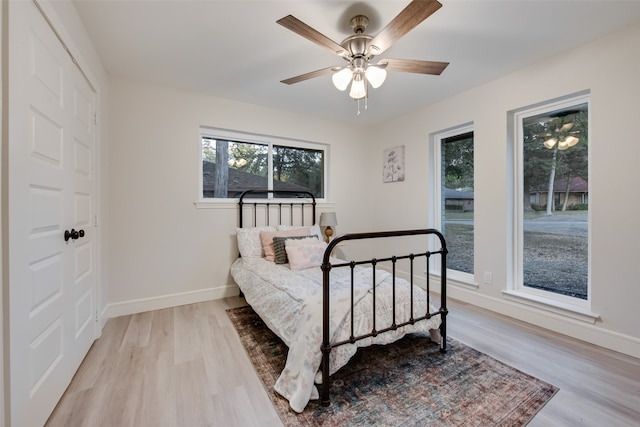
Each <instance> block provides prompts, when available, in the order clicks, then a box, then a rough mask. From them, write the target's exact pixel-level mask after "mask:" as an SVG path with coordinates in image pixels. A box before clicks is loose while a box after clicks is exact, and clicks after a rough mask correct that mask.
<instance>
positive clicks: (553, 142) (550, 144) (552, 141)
mask: <svg viewBox="0 0 640 427" xmlns="http://www.w3.org/2000/svg"><path fill="white" fill-rule="evenodd" d="M557 142H558V140H557V139H555V138H549V139H547V140H546V141H545V142H543V144H544V146H545V147H547V148H548V149H552V148H553V147H554V146H555V145H556V143H557Z"/></svg>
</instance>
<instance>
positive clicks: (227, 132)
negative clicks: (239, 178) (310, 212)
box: [193, 126, 330, 209]
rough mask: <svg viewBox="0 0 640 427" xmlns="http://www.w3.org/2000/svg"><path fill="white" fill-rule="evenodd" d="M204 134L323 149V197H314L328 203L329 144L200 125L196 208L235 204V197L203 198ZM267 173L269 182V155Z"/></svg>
mask: <svg viewBox="0 0 640 427" xmlns="http://www.w3.org/2000/svg"><path fill="white" fill-rule="evenodd" d="M203 136H206V137H209V138H213V139H226V140H230V141H237V142H246V143H251V144H262V145H267V146H269V147H270V148H271V147H273V146H274V145H281V146H285V147H293V148H306V149H311V150H322V151H324V183H323V188H324V197H322V198H316V203H328V201H329V197H328V192H329V186H328V183H329V177H328V171H329V151H330V150H329V149H330V146H329V144H323V143H320V142H312V141H302V140H298V139H292V138H285V137H279V136H273V135H261V134H254V133H250V132H242V131H236V130H231V129H223V128H216V127H210V126H200V133H199V138H198V146H197V147H198V151H197V152H198V166H197V167H198V186H197V188H198V194H197V197H196V200H195V202H194V203H193V204H194V206H195V207H196V208H197V209H212V208H213V209H215V208H218V207H224V206H221V205H233V206H236V205H237V200H238V199H237V198H224V199H223V198H204V197H202V194H203V187H202V185H203V177H202V137H203ZM268 161H269V164H268V169H269V172H268V173H269V175H268V177H267V182H271V181H272V180H273V163H272V159H271V156H269V159H268Z"/></svg>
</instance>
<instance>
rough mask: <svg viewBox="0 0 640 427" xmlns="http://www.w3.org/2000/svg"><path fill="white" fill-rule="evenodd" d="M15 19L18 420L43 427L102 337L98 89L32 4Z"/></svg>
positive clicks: (12, 268) (11, 157)
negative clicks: (97, 223)
mask: <svg viewBox="0 0 640 427" xmlns="http://www.w3.org/2000/svg"><path fill="white" fill-rule="evenodd" d="M8 22H9V121H8V127H9V150H8V166H7V169H8V201H9V204H8V226H7V228H6V234H5V238H7V237H8V242H9V245H8V247H9V251H8V256H9V262H8V266H9V352H10V357H9V364H10V367H9V374H10V375H9V381H10V390H9V394H10V397H11V425H12V426H38V425H43V424H44V423H45V421H46V420H47V418H48V416H49V415H50V413H51V411H52V410H53V408H54V407H55V405H56V403H57V402H58V400H59V399H60V397H61V396H62V394H63V392H64V390H65V389H66V387H67V385H68V384H69V382H70V381H71V378H72V377H73V375H74V373H75V372H76V370H77V368H78V366H79V365H80V363H81V362H82V359H83V358H84V356H85V355H86V353H87V351H88V350H89V347H90V346H91V344H92V343H93V340H94V337H95V335H96V332H95V328H96V310H95V297H94V295H95V292H96V290H95V280H96V272H95V271H96V268H95V259H96V250H95V242H94V236H95V230H94V227H93V224H92V223H93V221H92V218H93V217H94V213H93V210H94V194H93V192H94V188H95V187H94V179H95V176H94V175H95V173H94V166H93V165H94V139H95V137H94V132H95V131H94V128H95V119H94V117H95V116H94V104H95V93H94V91H93V90H92V88H91V87H90V86H89V84H88V83H87V81H86V80H85V78H84V76H83V75H82V73H81V72H80V70H79V69H78V67H77V66H76V65H75V64H74V63H73V62H72V60H71V58H70V56H69V54H68V53H67V51H66V50H65V48H64V47H63V45H62V44H61V42H60V41H59V40H58V38H57V36H56V35H55V33H54V32H53V30H52V29H51V28H50V26H49V25H48V24H47V22H46V21H45V20H44V18H43V16H42V15H41V14H40V12H39V10H38V9H37V8H36V7H35V5H34V4H33V3H32V2H31V1H11V2H9V20H8ZM65 235H66V238H65Z"/></svg>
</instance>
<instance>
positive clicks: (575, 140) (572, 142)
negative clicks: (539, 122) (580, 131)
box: [565, 135, 580, 147]
mask: <svg viewBox="0 0 640 427" xmlns="http://www.w3.org/2000/svg"><path fill="white" fill-rule="evenodd" d="M565 141H566V143H567V146H569V147H573V146H574V145H576V144H577V143H578V142H579V141H580V138H576V137H575V136H571V135H570V136H568V137H567V138H566V139H565Z"/></svg>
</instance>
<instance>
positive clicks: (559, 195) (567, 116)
mask: <svg viewBox="0 0 640 427" xmlns="http://www.w3.org/2000/svg"><path fill="white" fill-rule="evenodd" d="M514 117H515V120H514V126H515V128H516V138H515V147H514V154H515V156H514V158H515V163H516V165H515V168H514V172H515V176H514V178H515V182H517V183H518V184H516V188H515V190H516V192H515V194H514V219H515V221H514V227H515V230H514V233H513V236H514V250H513V254H514V257H513V264H514V269H513V271H514V277H513V284H512V286H511V288H512V289H514V290H517V291H521V292H524V293H527V294H530V295H533V296H542V297H544V298H550V299H552V300H557V301H561V302H564V303H569V304H571V305H575V306H588V303H589V299H590V286H589V99H588V97H587V96H578V97H573V98H570V99H565V100H561V101H555V102H550V103H548V104H546V105H541V106H537V107H535V108H531V109H527V110H524V111H520V112H518V113H517V114H515V116H514Z"/></svg>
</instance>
